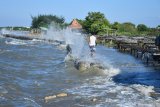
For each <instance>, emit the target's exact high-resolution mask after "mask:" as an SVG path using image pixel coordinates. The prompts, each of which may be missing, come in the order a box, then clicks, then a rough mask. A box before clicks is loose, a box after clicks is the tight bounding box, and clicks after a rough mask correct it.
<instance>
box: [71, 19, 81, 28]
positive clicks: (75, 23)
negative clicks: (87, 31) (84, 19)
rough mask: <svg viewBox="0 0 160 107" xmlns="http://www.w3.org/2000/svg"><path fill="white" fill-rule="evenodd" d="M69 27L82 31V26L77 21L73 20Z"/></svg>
mask: <svg viewBox="0 0 160 107" xmlns="http://www.w3.org/2000/svg"><path fill="white" fill-rule="evenodd" d="M69 27H70V28H72V29H82V25H81V24H79V23H78V21H77V20H76V19H73V21H72V22H71V24H70V26H69Z"/></svg>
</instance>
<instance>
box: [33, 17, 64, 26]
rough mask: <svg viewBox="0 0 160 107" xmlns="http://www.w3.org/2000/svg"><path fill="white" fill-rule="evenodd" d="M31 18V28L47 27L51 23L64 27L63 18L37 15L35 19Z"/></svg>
mask: <svg viewBox="0 0 160 107" xmlns="http://www.w3.org/2000/svg"><path fill="white" fill-rule="evenodd" d="M31 17H32V26H31V27H32V28H40V27H48V26H49V25H50V24H51V23H52V22H55V23H58V24H60V25H64V21H65V19H64V18H63V17H58V16H56V15H54V16H53V15H38V16H37V17H33V16H31Z"/></svg>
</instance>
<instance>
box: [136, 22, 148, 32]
mask: <svg viewBox="0 0 160 107" xmlns="http://www.w3.org/2000/svg"><path fill="white" fill-rule="evenodd" d="M137 30H138V31H139V32H144V31H147V30H148V27H147V26H146V25H144V24H139V25H138V26H137Z"/></svg>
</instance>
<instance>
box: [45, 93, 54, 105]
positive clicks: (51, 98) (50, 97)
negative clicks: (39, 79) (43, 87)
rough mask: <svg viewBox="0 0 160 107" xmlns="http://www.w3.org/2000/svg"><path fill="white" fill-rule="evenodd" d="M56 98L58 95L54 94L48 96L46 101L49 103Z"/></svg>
mask: <svg viewBox="0 0 160 107" xmlns="http://www.w3.org/2000/svg"><path fill="white" fill-rule="evenodd" d="M55 98H56V95H53V96H47V97H45V98H44V99H45V102H46V103H47V102H48V101H50V100H53V99H55Z"/></svg>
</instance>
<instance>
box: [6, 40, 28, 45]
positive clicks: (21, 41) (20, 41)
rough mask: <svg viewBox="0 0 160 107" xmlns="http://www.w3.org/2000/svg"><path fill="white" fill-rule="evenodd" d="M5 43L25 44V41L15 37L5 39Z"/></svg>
mask: <svg viewBox="0 0 160 107" xmlns="http://www.w3.org/2000/svg"><path fill="white" fill-rule="evenodd" d="M5 43H6V44H9V45H26V44H27V43H26V41H23V40H17V39H12V40H11V41H5Z"/></svg>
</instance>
